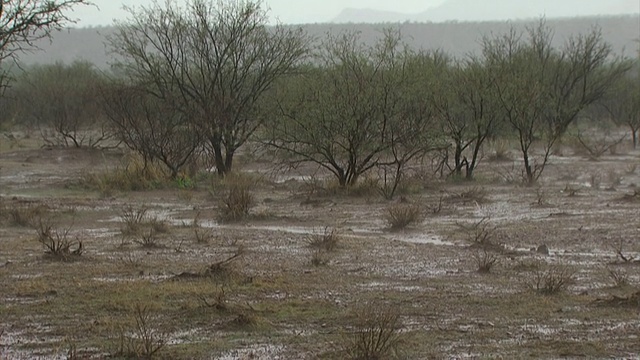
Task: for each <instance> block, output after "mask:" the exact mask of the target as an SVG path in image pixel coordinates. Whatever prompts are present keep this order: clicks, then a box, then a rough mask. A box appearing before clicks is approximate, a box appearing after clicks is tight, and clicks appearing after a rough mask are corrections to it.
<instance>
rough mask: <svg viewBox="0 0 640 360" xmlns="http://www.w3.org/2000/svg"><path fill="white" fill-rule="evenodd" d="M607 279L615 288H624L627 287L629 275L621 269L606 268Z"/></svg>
mask: <svg viewBox="0 0 640 360" xmlns="http://www.w3.org/2000/svg"><path fill="white" fill-rule="evenodd" d="M607 274H608V275H609V279H611V282H612V283H613V286H615V287H625V286H628V285H629V274H628V273H627V272H626V271H625V270H624V269H621V268H607Z"/></svg>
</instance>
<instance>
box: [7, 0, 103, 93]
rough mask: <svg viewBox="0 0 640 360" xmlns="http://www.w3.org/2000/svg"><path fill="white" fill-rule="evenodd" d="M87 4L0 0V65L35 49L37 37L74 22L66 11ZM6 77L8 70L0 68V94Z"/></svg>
mask: <svg viewBox="0 0 640 360" xmlns="http://www.w3.org/2000/svg"><path fill="white" fill-rule="evenodd" d="M90 4H92V3H91V2H90V1H89V0H0V65H4V64H6V62H7V61H11V60H13V61H15V60H17V58H18V55H19V54H20V53H22V52H25V51H30V50H33V49H36V45H35V43H36V41H37V40H40V39H45V38H50V37H51V34H52V32H54V31H56V30H60V29H62V28H64V27H65V26H67V25H69V24H71V23H73V22H74V20H73V19H72V18H71V17H69V16H68V15H67V12H69V11H70V10H72V9H73V8H74V7H76V6H77V5H90ZM9 80H10V76H9V73H8V72H7V71H4V70H0V95H2V93H3V90H4V89H5V88H6V86H7V85H8V82H9Z"/></svg>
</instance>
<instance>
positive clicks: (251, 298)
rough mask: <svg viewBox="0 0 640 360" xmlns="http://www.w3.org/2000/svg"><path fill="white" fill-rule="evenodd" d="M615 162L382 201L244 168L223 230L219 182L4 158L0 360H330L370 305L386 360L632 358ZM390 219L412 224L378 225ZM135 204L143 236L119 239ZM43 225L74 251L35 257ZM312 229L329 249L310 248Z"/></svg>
mask: <svg viewBox="0 0 640 360" xmlns="http://www.w3.org/2000/svg"><path fill="white" fill-rule="evenodd" d="M621 152H622V153H623V154H614V155H611V154H608V155H605V156H603V157H602V158H600V159H598V160H597V161H596V160H592V159H588V158H584V157H581V156H578V155H573V153H572V152H571V151H570V150H567V151H564V154H563V155H562V156H554V157H552V159H551V164H550V165H548V167H547V169H546V170H545V173H544V175H543V178H542V180H541V182H540V184H539V185H538V186H535V187H524V186H522V185H521V184H519V183H518V182H517V181H515V182H514V181H513V180H514V179H518V178H519V173H520V167H519V163H518V162H517V161H501V162H491V161H488V160H487V161H484V162H483V163H482V164H481V166H480V168H479V172H478V174H477V179H476V181H474V182H463V181H462V182H461V181H450V180H442V179H438V178H436V177H435V176H433V175H432V169H430V168H428V167H424V168H423V167H416V168H415V169H414V171H413V172H412V174H414V175H412V177H411V179H410V184H409V185H407V186H406V189H405V192H404V193H403V194H401V195H399V196H397V197H396V198H395V199H393V200H385V199H384V198H382V197H381V196H380V195H379V194H378V193H377V192H376V189H375V188H374V187H373V186H371V188H370V189H360V190H359V191H351V192H346V191H341V190H339V189H336V187H335V186H334V185H333V184H332V179H331V178H330V176H329V175H327V174H325V173H322V172H321V171H319V170H317V169H315V168H313V167H306V168H301V169H298V170H296V171H293V170H292V171H288V172H282V171H274V170H273V169H272V168H271V166H270V164H269V163H267V162H264V161H258V160H256V159H251V158H250V157H248V156H247V157H246V158H244V159H242V161H241V162H240V164H239V166H238V167H239V171H240V172H241V174H243V175H242V176H244V177H245V178H248V179H250V181H251V182H252V185H251V193H252V196H253V198H254V204H255V206H254V207H253V208H252V209H251V211H250V214H249V216H248V217H246V218H245V219H243V220H241V221H238V222H225V221H222V220H221V217H220V206H221V203H222V199H223V198H224V196H225V194H226V189H227V187H228V186H229V184H227V185H220V184H219V181H218V180H216V179H211V178H210V177H203V180H199V181H198V182H197V183H196V184H195V187H194V188H188V189H185V188H181V187H180V186H178V185H177V184H169V185H166V186H164V187H161V188H160V189H155V190H147V191H127V192H121V191H115V192H110V193H108V194H105V193H103V192H101V191H99V190H96V189H91V188H88V187H84V186H82V181H83V180H82V179H84V178H86V177H87V175H88V174H98V175H99V174H103V173H105V172H109V171H115V169H118V168H121V167H122V161H123V160H122V159H123V158H122V153H121V152H114V151H111V152H100V151H93V150H91V151H90V150H70V149H12V150H10V151H7V152H4V153H1V154H0V196H1V202H2V203H1V209H0V211H2V216H0V221H2V226H1V227H0V289H1V290H0V358H3V359H32V358H47V359H48V358H52V359H54V358H70V356H72V355H73V356H77V357H75V358H95V359H99V358H104V357H107V356H112V357H118V356H120V357H127V356H134V355H135V356H142V355H141V353H144V351H146V350H145V349H146V348H144V347H143V346H142V347H141V346H139V345H140V343H141V342H142V339H143V338H145V336H144V335H145V334H146V335H147V337H146V338H147V339H150V340H149V342H150V344H151V345H155V346H157V347H158V350H157V352H154V353H153V357H154V358H168V359H169V358H170V359H173V358H182V359H192V358H216V359H306V358H310V359H315V358H320V359H341V358H345V356H346V354H347V353H346V352H345V351H344V350H345V348H348V347H349V344H351V341H352V340H353V339H354V336H355V334H357V333H358V332H360V331H362V327H359V325H358V324H361V323H362V321H361V320H362V316H363V315H362V313H363V312H362V309H367V308H375V309H383V310H379V311H380V312H385V313H392V314H393V315H394V316H396V317H397V319H398V322H397V329H396V331H397V332H396V333H397V334H399V335H398V336H399V340H398V342H397V344H395V346H394V347H393V351H392V352H391V353H390V354H391V356H392V358H393V357H395V358H400V359H431V358H435V359H441V358H442V359H465V358H469V359H470V358H505V359H513V358H628V359H632V358H637V357H638V356H640V355H639V354H640V338H639V337H640V307H639V301H638V295H637V294H638V290H639V288H640V262H639V261H640V219H639V214H640V188H639V187H638V186H639V185H640V166H639V165H640V152H639V151H637V150H636V151H634V150H631V149H626V150H624V151H621ZM511 155H512V157H513V158H515V159H517V153H515V152H513V153H512V154H511ZM225 186H226V187H225ZM392 206H417V207H419V208H420V209H421V210H422V212H423V216H422V217H421V219H420V221H419V222H417V223H415V224H412V225H410V226H409V227H407V228H406V229H403V230H400V231H391V230H390V229H389V226H388V224H387V222H386V214H387V212H388V209H389V208H390V207H392ZM136 211H138V212H139V213H143V215H144V218H145V219H146V220H150V219H152V220H153V223H154V224H155V225H154V224H151V225H149V224H146V225H144V226H143V228H142V230H141V231H140V232H136V231H130V230H131V229H128V228H127V226H126V224H125V223H126V221H127V220H128V219H129V218H130V217H131V216H132V215H135V213H136ZM47 225H50V230H51V232H50V234H51V233H52V234H53V235H55V236H58V237H57V239H61V238H63V239H66V240H69V241H70V242H71V245H72V246H71V249H72V250H73V249H76V248H77V246H78V244H79V243H80V242H82V254H81V255H69V256H65V257H64V258H59V257H55V256H52V255H51V254H47V253H46V250H47V249H45V248H44V247H43V245H42V243H41V242H39V241H38V230H42V229H43V226H44V227H46V226H47ZM55 236H54V237H55ZM327 236H335V237H336V243H337V245H336V246H335V248H332V249H331V250H326V251H325V250H321V249H320V250H319V249H318V248H317V246H316V247H314V246H313V243H314V242H316V241H319V239H323V238H326V237H327ZM149 238H153V239H152V240H153V242H154V243H153V244H148V243H146V242H145V241H146V240H148V239H149ZM234 255H238V256H237V257H235V258H234ZM229 259H231V260H229ZM487 259H495V264H494V265H493V266H492V267H491V268H490V271H489V272H486V273H481V272H479V271H478V268H479V264H480V263H482V262H483V261H486V260H487ZM227 260H229V261H228V262H226V261H227ZM216 264H217V265H216ZM559 280H560V281H563V282H565V283H563V284H562V285H563V286H560V287H561V289H560V290H559V291H558V292H557V293H556V292H553V293H552V294H547V293H546V291H545V286H547V285H553V284H555V283H554V281H555V282H557V281H559ZM549 283H551V284H549ZM141 322H142V323H143V324H144V326H143V327H142V328H144V329H145V330H144V331H143V332H140V331H139V329H140V328H141V326H140V324H141ZM378 325H379V324H378ZM374 328H376V327H375V326H374ZM123 339H124V340H123ZM152 348H153V346H152Z"/></svg>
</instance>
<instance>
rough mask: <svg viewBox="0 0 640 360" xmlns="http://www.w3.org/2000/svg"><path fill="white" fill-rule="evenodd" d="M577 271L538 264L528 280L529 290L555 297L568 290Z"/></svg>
mask: <svg viewBox="0 0 640 360" xmlns="http://www.w3.org/2000/svg"><path fill="white" fill-rule="evenodd" d="M574 277H575V271H574V270H573V269H571V268H570V267H568V266H564V265H558V266H549V265H546V264H543V263H538V264H536V266H534V267H533V270H532V271H531V272H530V277H529V278H528V279H527V286H528V287H529V289H531V290H533V291H535V292H537V293H539V294H542V295H554V294H557V293H559V292H562V291H564V290H566V289H567V287H568V286H569V285H571V284H572V283H573V282H574Z"/></svg>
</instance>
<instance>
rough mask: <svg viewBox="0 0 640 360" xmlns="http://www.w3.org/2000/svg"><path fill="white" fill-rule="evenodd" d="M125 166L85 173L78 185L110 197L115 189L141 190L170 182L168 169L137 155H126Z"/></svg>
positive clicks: (158, 186) (155, 187) (159, 186)
mask: <svg viewBox="0 0 640 360" xmlns="http://www.w3.org/2000/svg"><path fill="white" fill-rule="evenodd" d="M126 161H127V163H126V164H125V166H122V167H118V168H116V169H111V170H108V171H104V172H101V173H88V174H85V175H84V176H83V177H82V178H81V180H80V185H81V186H82V187H84V188H86V189H90V190H97V191H98V192H100V194H101V195H102V196H103V197H110V196H112V195H113V194H114V193H115V192H116V191H142V190H151V189H158V188H161V187H163V186H165V185H166V184H169V183H170V176H169V173H168V171H167V170H166V169H165V168H164V167H162V165H160V164H157V163H154V162H148V163H147V164H146V166H145V164H144V162H143V161H142V160H141V159H139V158H138V157H128V159H127V160H126Z"/></svg>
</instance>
